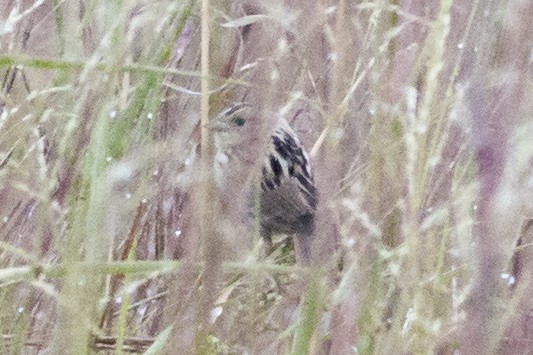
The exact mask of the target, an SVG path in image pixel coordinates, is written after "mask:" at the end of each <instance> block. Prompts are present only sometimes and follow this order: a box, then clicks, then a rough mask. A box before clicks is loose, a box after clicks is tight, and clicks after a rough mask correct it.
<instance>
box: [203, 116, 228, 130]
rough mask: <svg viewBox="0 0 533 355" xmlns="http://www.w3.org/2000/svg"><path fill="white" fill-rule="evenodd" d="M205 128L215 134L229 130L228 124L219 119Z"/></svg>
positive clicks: (210, 122)
mask: <svg viewBox="0 0 533 355" xmlns="http://www.w3.org/2000/svg"><path fill="white" fill-rule="evenodd" d="M204 127H205V128H207V129H209V130H212V131H215V132H224V131H227V130H228V124H227V123H226V122H221V121H220V120H217V119H214V120H211V121H209V122H208V123H207V124H205V125H204Z"/></svg>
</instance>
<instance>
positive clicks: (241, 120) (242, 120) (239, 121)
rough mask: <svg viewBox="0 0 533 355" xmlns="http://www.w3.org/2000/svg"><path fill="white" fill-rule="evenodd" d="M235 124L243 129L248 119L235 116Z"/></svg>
mask: <svg viewBox="0 0 533 355" xmlns="http://www.w3.org/2000/svg"><path fill="white" fill-rule="evenodd" d="M233 122H235V124H236V125H237V126H239V127H242V126H244V124H245V123H246V119H245V118H244V117H242V116H235V117H233Z"/></svg>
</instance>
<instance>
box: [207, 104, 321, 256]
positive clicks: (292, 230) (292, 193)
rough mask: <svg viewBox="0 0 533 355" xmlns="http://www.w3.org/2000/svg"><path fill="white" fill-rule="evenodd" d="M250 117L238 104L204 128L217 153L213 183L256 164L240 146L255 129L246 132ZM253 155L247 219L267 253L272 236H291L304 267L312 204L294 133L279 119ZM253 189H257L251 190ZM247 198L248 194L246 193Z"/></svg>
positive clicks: (306, 168) (310, 181)
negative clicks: (253, 221) (209, 131)
mask: <svg viewBox="0 0 533 355" xmlns="http://www.w3.org/2000/svg"><path fill="white" fill-rule="evenodd" d="M252 112H253V110H252V107H251V106H250V105H248V104H246V103H238V104H235V105H232V106H231V107H229V108H228V109H226V110H225V111H223V112H222V113H220V114H219V115H218V116H217V117H216V118H215V119H213V120H212V121H211V122H210V123H209V126H208V127H210V128H211V129H213V131H214V133H215V134H214V135H215V146H216V147H217V150H218V153H217V164H216V165H215V174H216V175H218V176H217V180H218V181H223V180H224V171H227V170H228V167H231V170H232V171H233V172H237V174H241V175H242V174H246V171H247V170H246V169H247V168H248V169H249V168H250V166H252V165H253V160H257V159H252V160H250V158H249V157H248V158H247V154H244V153H245V151H246V150H248V149H252V148H253V147H252V146H251V144H249V143H248V144H247V143H246V137H245V136H246V135H247V134H252V133H251V131H250V129H254V128H255V129H257V127H247V125H249V124H252V125H253V123H252V122H250V121H252V120H250V118H251V115H252ZM255 123H257V122H255ZM247 129H248V130H247ZM261 148H262V147H261ZM259 154H262V155H264V157H263V159H262V161H261V164H260V167H261V169H260V171H259V169H258V171H257V173H255V174H252V177H253V179H252V180H253V182H252V183H250V185H251V186H249V188H250V191H256V192H257V194H256V195H255V196H258V198H251V201H255V203H252V206H253V207H252V216H257V218H258V220H259V229H260V235H261V237H262V238H263V239H264V241H265V244H266V245H267V248H268V252H270V250H271V248H272V236H273V235H276V234H288V235H294V236H295V239H294V245H295V250H296V257H297V260H298V261H299V262H302V263H304V264H307V263H309V261H310V259H311V242H312V237H313V233H314V229H315V228H314V227H315V211H316V206H317V199H318V195H317V190H316V188H315V184H314V181H313V175H312V173H311V166H310V162H309V157H308V155H307V153H306V151H305V149H304V148H303V146H302V145H301V143H300V141H299V139H298V137H297V136H296V133H295V132H294V131H293V130H292V129H291V128H290V126H289V125H288V123H287V121H286V120H285V119H284V118H282V117H280V118H279V119H278V120H277V123H276V125H275V126H274V129H273V131H272V133H271V136H270V140H269V142H268V144H267V149H266V152H263V153H261V152H259ZM252 155H253V154H252ZM248 156H249V154H248ZM256 157H257V155H256V156H255V158H256ZM246 161H247V162H248V166H246V164H245V163H246ZM243 162H244V164H243ZM239 163H240V164H239ZM222 184H224V183H222ZM253 186H257V188H255V189H254V188H253ZM251 196H254V194H253V193H251ZM254 212H256V213H254ZM257 212H258V213H257Z"/></svg>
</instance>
